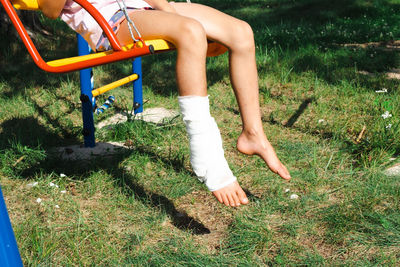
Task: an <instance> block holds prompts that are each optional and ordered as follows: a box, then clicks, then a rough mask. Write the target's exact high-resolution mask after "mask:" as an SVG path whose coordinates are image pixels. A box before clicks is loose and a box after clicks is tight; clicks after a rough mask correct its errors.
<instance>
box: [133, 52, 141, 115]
mask: <svg viewBox="0 0 400 267" xmlns="http://www.w3.org/2000/svg"><path fill="white" fill-rule="evenodd" d="M132 72H133V73H136V74H137V75H138V76H139V78H138V79H137V80H135V81H134V82H133V105H134V106H133V107H134V110H135V114H137V113H142V112H143V87H142V58H141V57H137V58H135V59H134V60H133V62H132Z"/></svg>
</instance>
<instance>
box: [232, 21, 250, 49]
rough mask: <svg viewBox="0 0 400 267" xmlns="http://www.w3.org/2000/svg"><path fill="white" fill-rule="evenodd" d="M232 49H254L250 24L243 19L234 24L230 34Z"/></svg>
mask: <svg viewBox="0 0 400 267" xmlns="http://www.w3.org/2000/svg"><path fill="white" fill-rule="evenodd" d="M232 43H233V47H232V49H233V50H235V49H236V50H238V51H245V52H251V51H254V50H255V44H254V34H253V29H252V28H251V26H250V25H249V24H248V23H247V22H245V21H242V20H241V21H239V22H238V23H237V25H235V31H234V32H233V36H232Z"/></svg>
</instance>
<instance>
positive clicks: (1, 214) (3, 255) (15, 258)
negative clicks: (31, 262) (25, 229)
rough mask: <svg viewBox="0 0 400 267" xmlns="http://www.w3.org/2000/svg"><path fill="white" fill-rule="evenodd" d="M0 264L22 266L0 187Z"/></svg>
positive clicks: (7, 266) (5, 266)
mask: <svg viewBox="0 0 400 267" xmlns="http://www.w3.org/2000/svg"><path fill="white" fill-rule="evenodd" d="M0 266H1V267H19V266H22V260H21V256H20V254H19V251H18V245H17V241H16V240H15V236H14V232H13V229H12V226H11V222H10V218H9V217H8V212H7V207H6V203H5V201H4V198H3V192H2V191H1V187H0Z"/></svg>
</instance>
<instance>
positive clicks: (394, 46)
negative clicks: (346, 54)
mask: <svg viewBox="0 0 400 267" xmlns="http://www.w3.org/2000/svg"><path fill="white" fill-rule="evenodd" d="M339 46H343V47H348V48H363V49H370V48H374V49H380V50H384V51H400V40H392V41H387V42H369V43H362V44H358V43H355V44H341V45H339Z"/></svg>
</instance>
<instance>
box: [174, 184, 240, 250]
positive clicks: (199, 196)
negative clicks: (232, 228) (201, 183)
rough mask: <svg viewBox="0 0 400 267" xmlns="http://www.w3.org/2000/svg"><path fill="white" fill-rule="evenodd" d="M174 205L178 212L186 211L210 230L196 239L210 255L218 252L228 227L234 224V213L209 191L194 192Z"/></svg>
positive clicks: (195, 236)
mask: <svg viewBox="0 0 400 267" xmlns="http://www.w3.org/2000/svg"><path fill="white" fill-rule="evenodd" d="M174 204H175V206H176V209H177V210H179V211H184V212H185V213H186V214H187V215H188V216H190V217H192V218H194V219H195V220H197V221H198V222H199V223H201V224H202V225H204V227H206V228H207V229H208V230H209V233H206V234H202V235H194V236H193V237H194V239H195V240H196V241H197V242H198V243H200V244H201V245H202V246H205V247H207V249H208V252H209V253H213V252H215V251H216V250H218V249H219V248H220V245H221V243H222V241H223V239H224V238H225V237H226V233H227V228H228V226H229V225H230V224H231V223H232V220H233V214H232V212H229V211H228V210H227V209H225V208H224V207H223V206H222V205H221V204H220V203H219V202H218V201H216V200H215V198H214V196H212V194H211V193H210V192H207V191H194V192H192V193H191V194H188V195H185V196H183V197H181V198H179V199H178V200H176V202H175V203H174Z"/></svg>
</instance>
